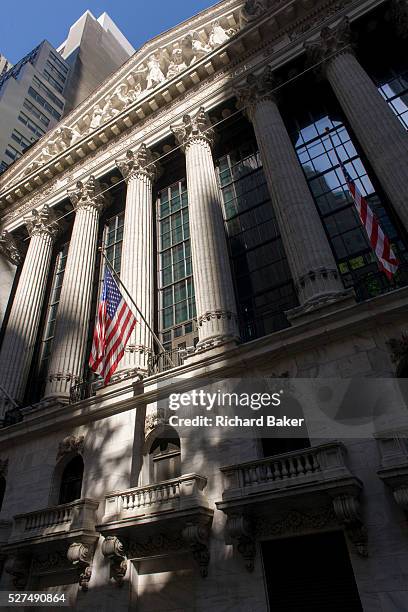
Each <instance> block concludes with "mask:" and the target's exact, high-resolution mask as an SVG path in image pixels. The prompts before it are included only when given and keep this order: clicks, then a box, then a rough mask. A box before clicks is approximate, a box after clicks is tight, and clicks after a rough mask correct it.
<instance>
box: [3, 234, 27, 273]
mask: <svg viewBox="0 0 408 612" xmlns="http://www.w3.org/2000/svg"><path fill="white" fill-rule="evenodd" d="M0 254H1V255H3V257H5V258H6V259H8V261H10V262H11V263H12V264H14V265H15V266H18V264H19V263H21V260H22V255H21V251H20V248H19V247H18V246H17V243H16V241H15V239H14V238H13V236H12V235H11V234H10V233H9V232H7V231H6V230H4V231H2V232H1V234H0Z"/></svg>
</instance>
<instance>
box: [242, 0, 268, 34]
mask: <svg viewBox="0 0 408 612" xmlns="http://www.w3.org/2000/svg"><path fill="white" fill-rule="evenodd" d="M266 8H267V2H266V0H247V1H246V2H245V4H244V6H243V7H242V9H241V12H240V15H239V22H240V26H241V28H244V27H245V26H246V25H248V23H251V22H252V21H255V20H256V19H259V17H262V15H263V14H264V13H265V11H266Z"/></svg>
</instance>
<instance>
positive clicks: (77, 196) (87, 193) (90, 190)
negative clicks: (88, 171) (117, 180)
mask: <svg viewBox="0 0 408 612" xmlns="http://www.w3.org/2000/svg"><path fill="white" fill-rule="evenodd" d="M68 195H69V197H70V200H71V202H72V204H73V205H74V207H75V209H77V210H78V209H80V208H82V207H94V208H96V209H98V211H99V212H101V211H102V209H103V207H104V206H105V204H107V203H108V201H109V198H110V196H109V194H108V193H102V186H101V184H100V183H99V181H97V180H96V179H95V177H94V176H92V175H91V176H90V177H89V178H88V180H87V181H85V182H83V181H78V182H77V184H76V187H75V189H72V190H69V191H68Z"/></svg>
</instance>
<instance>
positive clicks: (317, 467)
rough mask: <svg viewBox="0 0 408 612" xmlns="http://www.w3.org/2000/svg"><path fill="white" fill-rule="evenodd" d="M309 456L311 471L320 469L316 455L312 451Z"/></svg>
mask: <svg viewBox="0 0 408 612" xmlns="http://www.w3.org/2000/svg"><path fill="white" fill-rule="evenodd" d="M311 457H312V469H313V471H314V472H315V471H317V470H320V465H319V461H318V459H317V455H315V454H314V453H313V455H312V456H311Z"/></svg>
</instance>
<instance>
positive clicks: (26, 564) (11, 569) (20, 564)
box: [4, 554, 31, 591]
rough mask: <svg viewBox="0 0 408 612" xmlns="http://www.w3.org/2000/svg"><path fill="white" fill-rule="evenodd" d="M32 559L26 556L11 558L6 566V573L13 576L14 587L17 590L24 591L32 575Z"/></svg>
mask: <svg viewBox="0 0 408 612" xmlns="http://www.w3.org/2000/svg"><path fill="white" fill-rule="evenodd" d="M30 565H31V559H30V557H29V556H26V555H18V554H16V555H15V556H12V557H9V558H8V559H7V561H6V564H5V567H4V569H5V571H6V572H7V574H10V576H13V580H12V582H13V586H14V588H16V589H17V590H19V591H21V590H24V589H25V587H26V585H27V582H28V577H29V573H30Z"/></svg>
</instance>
